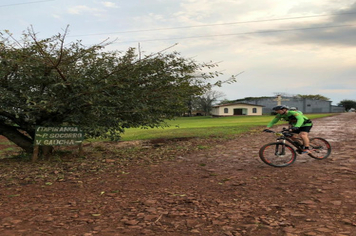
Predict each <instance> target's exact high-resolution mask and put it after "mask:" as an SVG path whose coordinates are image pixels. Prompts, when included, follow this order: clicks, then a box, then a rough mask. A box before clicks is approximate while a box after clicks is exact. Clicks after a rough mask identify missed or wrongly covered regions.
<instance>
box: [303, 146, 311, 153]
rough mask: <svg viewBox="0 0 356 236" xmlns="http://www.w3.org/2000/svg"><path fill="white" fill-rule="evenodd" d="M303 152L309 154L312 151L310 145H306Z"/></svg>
mask: <svg viewBox="0 0 356 236" xmlns="http://www.w3.org/2000/svg"><path fill="white" fill-rule="evenodd" d="M302 153H303V154H304V153H307V154H308V153H311V151H310V149H309V147H304V148H303V151H302Z"/></svg>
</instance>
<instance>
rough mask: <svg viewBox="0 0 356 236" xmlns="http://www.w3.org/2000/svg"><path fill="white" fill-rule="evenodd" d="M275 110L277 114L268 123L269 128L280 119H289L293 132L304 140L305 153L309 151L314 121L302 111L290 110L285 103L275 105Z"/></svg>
mask: <svg viewBox="0 0 356 236" xmlns="http://www.w3.org/2000/svg"><path fill="white" fill-rule="evenodd" d="M273 110H274V111H275V112H276V113H277V115H276V116H275V118H274V119H273V120H272V121H271V122H270V123H269V124H268V125H267V130H268V129H269V128H271V127H272V126H273V125H274V124H276V123H277V122H278V121H280V120H285V121H288V122H289V125H290V126H291V129H292V133H295V134H299V137H300V138H301V139H302V140H303V153H308V152H309V151H308V149H309V132H310V130H311V128H312V127H313V122H312V121H311V120H309V119H308V117H306V116H305V115H303V113H302V112H301V111H290V110H289V109H288V107H287V106H284V105H280V106H276V107H273Z"/></svg>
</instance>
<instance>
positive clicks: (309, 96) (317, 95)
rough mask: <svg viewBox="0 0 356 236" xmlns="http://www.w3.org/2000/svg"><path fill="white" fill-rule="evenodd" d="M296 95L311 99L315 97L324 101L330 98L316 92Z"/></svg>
mask: <svg viewBox="0 0 356 236" xmlns="http://www.w3.org/2000/svg"><path fill="white" fill-rule="evenodd" d="M296 97H300V98H309V99H315V100H323V101H329V100H330V98H327V97H324V96H323V95H320V94H316V95H302V94H298V95H297V96H296Z"/></svg>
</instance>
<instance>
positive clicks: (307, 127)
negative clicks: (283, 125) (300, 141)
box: [292, 126, 313, 134]
mask: <svg viewBox="0 0 356 236" xmlns="http://www.w3.org/2000/svg"><path fill="white" fill-rule="evenodd" d="M312 127H313V126H303V127H300V128H299V129H298V130H293V131H292V133H295V134H299V133H300V132H307V133H309V132H310V130H311V128H312Z"/></svg>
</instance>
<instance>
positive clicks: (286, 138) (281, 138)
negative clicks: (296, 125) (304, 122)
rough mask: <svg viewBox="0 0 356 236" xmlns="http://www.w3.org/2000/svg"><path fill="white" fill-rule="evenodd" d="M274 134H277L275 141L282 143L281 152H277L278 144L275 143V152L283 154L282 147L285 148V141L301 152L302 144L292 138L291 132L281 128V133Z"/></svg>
mask: <svg viewBox="0 0 356 236" xmlns="http://www.w3.org/2000/svg"><path fill="white" fill-rule="evenodd" d="M275 135H276V136H279V137H278V138H277V142H280V143H283V144H282V145H283V146H282V153H278V145H276V154H279V155H283V154H284V149H285V146H284V145H285V144H286V141H287V142H288V143H290V144H291V145H293V146H294V147H295V148H296V151H297V152H298V153H301V152H302V151H303V144H301V143H300V142H299V141H296V140H293V139H292V136H293V134H292V133H290V132H287V130H283V131H282V132H281V133H275Z"/></svg>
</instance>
